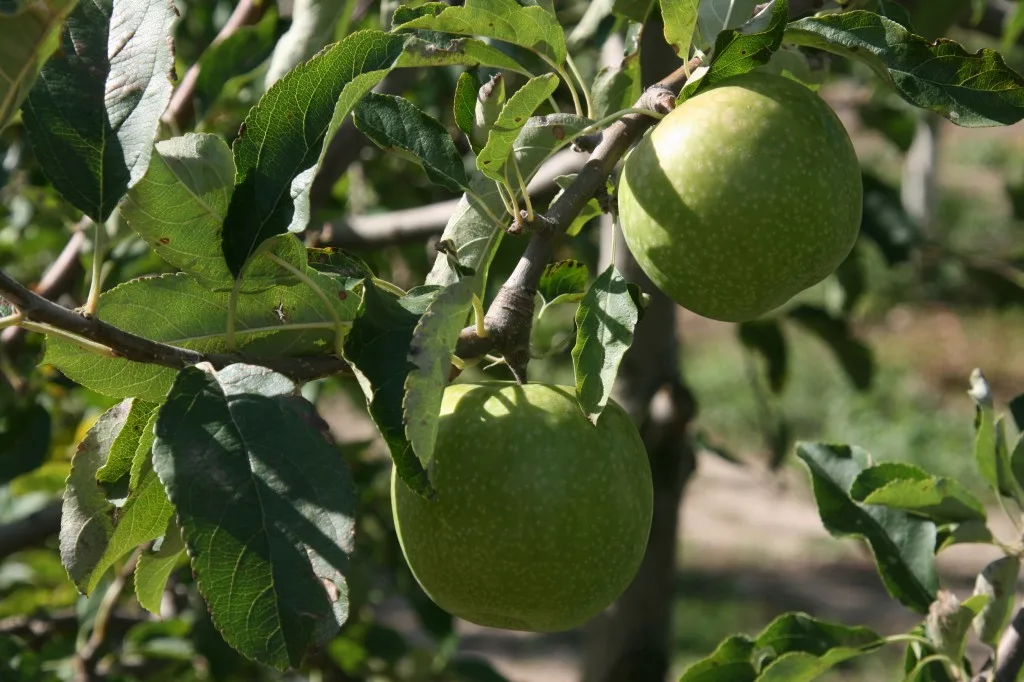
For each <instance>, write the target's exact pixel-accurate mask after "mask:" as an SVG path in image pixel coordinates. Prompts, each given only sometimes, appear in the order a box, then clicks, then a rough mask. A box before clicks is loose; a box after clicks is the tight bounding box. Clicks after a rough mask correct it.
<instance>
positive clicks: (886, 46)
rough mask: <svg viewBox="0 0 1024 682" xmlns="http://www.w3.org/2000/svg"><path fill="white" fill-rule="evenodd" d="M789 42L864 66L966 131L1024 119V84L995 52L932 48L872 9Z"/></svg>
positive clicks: (830, 17)
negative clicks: (826, 52)
mask: <svg viewBox="0 0 1024 682" xmlns="http://www.w3.org/2000/svg"><path fill="white" fill-rule="evenodd" d="M786 41H787V42H790V43H793V44H796V45H803V46H806V47H814V48H817V49H821V50H826V51H828V52H833V53H835V54H839V55H842V56H845V57H849V58H850V59H855V60H857V61H860V62H863V63H864V64H867V65H868V66H869V67H871V68H872V70H874V71H875V73H877V74H878V75H879V76H881V77H882V79H884V80H885V81H886V82H887V83H889V84H890V85H891V86H892V87H893V88H895V90H896V92H898V93H899V94H900V96H901V97H903V99H905V100H907V101H908V102H910V103H911V104H913V105H914V106H917V107H921V108H922V109H928V110H930V111H933V112H935V113H937V114H939V115H940V116H943V117H945V118H947V119H949V120H950V121H952V122H953V123H955V124H957V125H960V126H965V127H979V126H995V125H1012V124H1014V123H1017V122H1018V121H1020V120H1021V119H1022V118H1024V77H1022V76H1021V75H1020V74H1018V73H1016V72H1015V71H1013V69H1011V68H1010V67H1009V66H1007V65H1006V63H1005V62H1004V61H1003V58H1002V57H1001V56H1000V55H999V53H997V52H995V51H993V50H990V49H982V50H978V51H977V52H975V53H974V54H971V53H969V52H968V51H967V50H965V49H964V48H963V47H962V46H961V45H960V44H959V43H957V42H955V41H952V40H949V39H947V38H940V39H939V40H935V41H929V40H927V39H925V38H922V37H921V36H918V35H914V34H913V33H911V32H910V31H908V30H907V29H906V28H904V27H903V26H901V25H900V24H898V23H897V22H895V21H893V20H892V19H887V18H886V17H882V16H879V15H877V14H875V13H874V12H868V11H865V10H854V11H851V12H843V13H839V14H822V15H819V16H814V17H807V18H804V19H800V20H799V21H795V22H793V23H792V24H790V25H789V27H788V28H787V30H786Z"/></svg>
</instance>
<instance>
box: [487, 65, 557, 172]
mask: <svg viewBox="0 0 1024 682" xmlns="http://www.w3.org/2000/svg"><path fill="white" fill-rule="evenodd" d="M559 82H560V81H559V78H558V76H556V75H555V74H553V73H547V74H544V75H543V76H537V77H536V78H531V79H530V80H528V81H527V82H526V84H525V85H523V87H521V88H519V90H517V91H516V92H515V94H513V95H512V96H511V97H510V98H509V99H508V101H507V102H505V106H503V107H502V108H501V113H500V114H498V119H497V120H496V121H495V122H494V126H493V127H492V128H491V130H490V131H489V132H488V133H487V144H485V145H484V148H483V149H481V150H480V153H479V154H478V155H477V157H476V167H477V170H479V171H480V172H481V173H483V174H484V175H486V176H487V177H489V178H490V179H491V180H495V181H497V182H510V183H511V184H512V185H513V186H515V184H516V179H515V177H516V176H515V173H514V171H509V170H508V169H506V168H505V165H506V162H507V161H508V158H509V154H511V153H512V147H513V144H514V143H515V141H516V137H517V136H518V135H519V131H520V130H521V129H522V128H523V127H524V126H525V125H526V124H527V121H529V120H530V117H531V116H533V112H534V111H536V110H537V107H539V106H540V105H541V104H542V103H543V102H544V100H546V99H547V98H548V97H550V96H551V94H552V93H553V92H554V91H555V89H557V88H558V84H559ZM520 170H522V169H520ZM524 180H525V178H524Z"/></svg>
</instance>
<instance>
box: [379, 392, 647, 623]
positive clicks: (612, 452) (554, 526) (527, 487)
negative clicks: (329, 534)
mask: <svg viewBox="0 0 1024 682" xmlns="http://www.w3.org/2000/svg"><path fill="white" fill-rule="evenodd" d="M430 478H431V483H432V484H433V486H434V489H435V490H436V491H437V494H436V496H435V497H434V498H433V499H426V498H424V497H421V496H420V495H417V494H416V493H415V492H413V491H411V490H410V489H409V488H408V487H406V485H405V484H404V483H403V482H402V481H401V480H400V479H399V478H398V477H397V476H396V475H394V474H392V479H391V501H392V511H393V513H394V519H395V527H396V529H397V531H398V538H399V540H400V542H401V545H402V551H403V553H404V554H405V558H406V561H407V562H408V564H409V567H410V568H411V569H412V572H413V575H415V576H416V579H417V580H418V581H419V583H420V585H421V586H422V587H423V589H424V590H425V591H426V593H427V594H428V595H429V596H430V598H431V599H433V600H434V601H435V602H436V603H437V604H438V605H439V606H441V607H442V608H443V609H445V610H447V611H448V612H450V613H452V614H453V615H455V616H458V617H460V618H463V619H465V620H468V621H470V622H473V623H477V624H479V625H485V626H488V627H495V628H506V629H513V630H527V631H532V632H557V631H560V630H568V629H570V628H573V627H576V626H578V625H581V624H583V623H585V622H586V621H588V620H589V619H591V618H593V617H594V616H596V615H597V614H599V613H600V612H601V611H603V610H604V609H605V607H607V606H608V605H609V604H611V603H612V602H613V601H614V600H615V599H616V598H617V597H618V596H619V595H620V594H622V592H623V591H624V590H625V589H626V587H628V586H629V583H630V582H632V580H633V577H634V576H635V575H636V572H637V569H638V568H639V567H640V562H641V560H642V559H643V555H644V551H645V549H646V547H647V538H648V535H649V533H650V528H651V513H652V508H653V495H654V493H653V487H652V483H651V470H650V465H649V463H648V459H647V453H646V451H645V449H644V444H643V441H642V440H641V439H640V435H639V433H637V430H636V427H635V426H634V425H633V422H632V421H631V420H630V418H629V416H628V415H627V414H626V412H625V411H624V410H623V409H622V408H621V407H619V406H618V405H617V404H614V403H613V402H609V404H608V406H607V407H606V408H605V410H604V412H603V413H602V415H601V417H600V418H599V419H598V422H597V425H596V426H595V425H594V424H591V423H590V422H589V421H588V420H587V418H586V416H584V414H583V411H582V410H581V409H580V407H579V405H578V403H577V402H576V398H575V395H574V392H573V389H572V387H567V386H552V385H547V384H539V383H528V384H525V385H522V386H519V385H517V384H514V383H507V382H485V383H480V384H456V385H453V386H449V387H448V389H447V390H446V392H445V395H444V401H443V403H442V408H441V419H440V425H439V431H438V438H437V445H436V447H435V450H434V459H433V460H432V461H431V463H430Z"/></svg>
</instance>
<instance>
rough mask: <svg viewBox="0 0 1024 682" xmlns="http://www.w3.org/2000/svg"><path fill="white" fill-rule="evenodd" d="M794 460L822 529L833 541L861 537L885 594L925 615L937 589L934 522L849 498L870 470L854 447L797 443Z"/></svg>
mask: <svg viewBox="0 0 1024 682" xmlns="http://www.w3.org/2000/svg"><path fill="white" fill-rule="evenodd" d="M797 456H798V457H800V459H802V460H803V461H804V463H805V464H806V465H807V467H808V469H810V471H811V478H812V481H813V483H814V499H815V501H816V502H817V504H818V513H819V514H820V516H821V521H822V523H823V524H824V526H825V528H826V529H827V530H828V531H829V532H830V533H831V534H832V535H834V536H836V537H850V536H852V537H861V538H864V539H865V540H866V541H867V543H868V545H869V546H870V547H871V551H872V552H873V553H874V556H875V563H876V566H877V568H878V573H879V575H880V576H881V578H882V582H883V583H884V584H885V588H886V590H888V592H889V594H890V595H891V596H892V597H893V598H895V599H897V600H899V601H900V603H902V604H903V605H905V606H907V607H908V608H910V609H912V610H914V611H917V612H918V613H926V612H927V611H928V607H929V606H930V605H931V603H932V601H933V600H934V599H935V593H936V591H937V590H938V576H937V575H936V572H935V561H934V551H935V546H936V530H935V524H934V523H932V522H931V521H928V520H926V519H922V518H919V517H917V516H913V515H911V514H908V513H907V512H905V511H902V510H900V509H890V508H888V507H879V506H874V505H867V504H863V503H860V502H857V501H856V500H855V499H853V498H852V497H851V495H850V490H851V488H852V486H853V483H854V481H855V480H856V478H857V476H858V475H859V474H860V473H861V472H862V471H864V470H865V469H867V468H868V467H869V466H870V457H869V456H868V454H867V453H866V452H865V451H864V450H862V449H860V448H858V447H855V446H848V445H828V444H823V443H800V444H798V445H797Z"/></svg>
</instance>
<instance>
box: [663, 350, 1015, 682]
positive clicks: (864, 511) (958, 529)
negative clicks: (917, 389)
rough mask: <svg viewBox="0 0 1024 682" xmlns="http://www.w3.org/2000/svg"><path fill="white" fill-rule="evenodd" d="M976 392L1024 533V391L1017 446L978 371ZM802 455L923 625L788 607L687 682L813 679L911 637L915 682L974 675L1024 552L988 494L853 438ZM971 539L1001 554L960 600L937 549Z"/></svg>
mask: <svg viewBox="0 0 1024 682" xmlns="http://www.w3.org/2000/svg"><path fill="white" fill-rule="evenodd" d="M969 393H970V395H971V398H972V399H973V400H974V402H975V406H976V408H975V420H974V426H975V434H976V435H975V444H974V457H975V461H976V463H977V466H978V469H979V471H980V472H981V475H982V477H983V478H984V479H985V481H986V482H987V483H988V485H989V487H990V489H991V491H992V493H993V494H994V495H995V496H996V498H997V499H998V500H999V504H1000V505H1003V504H1004V500H1005V501H1006V502H1008V503H1012V504H1013V506H1014V510H1012V511H1010V510H1007V516H1008V517H1009V519H1010V520H1011V521H1012V522H1013V524H1014V527H1015V528H1018V529H1019V528H1020V518H1021V516H1020V512H1021V511H1022V510H1024V493H1022V492H1021V490H1022V488H1021V485H1022V483H1024V468H1022V464H1024V395H1021V396H1018V397H1017V398H1015V399H1014V400H1012V401H1011V402H1010V404H1009V407H1010V411H1011V414H1012V418H1013V420H1014V422H1015V425H1016V428H1017V430H1018V431H1019V432H1022V434H1021V435H1020V436H1019V437H1018V439H1017V441H1016V444H1014V445H1013V446H1012V447H1011V445H1010V443H1009V442H1008V440H1007V435H1006V423H1005V419H1004V417H1003V416H1001V415H998V414H997V413H996V409H995V405H994V401H993V398H992V395H991V392H990V390H989V386H988V383H987V382H986V381H985V378H984V377H983V376H982V374H981V372H980V371H977V370H975V372H974V373H973V374H972V376H971V385H970V391H969ZM797 455H798V456H799V457H800V459H801V460H802V461H803V463H804V464H805V465H806V466H807V468H808V470H809V471H810V474H811V480H812V482H813V485H814V498H815V501H816V502H817V505H818V511H819V513H820V515H821V521H822V524H824V526H825V528H826V529H827V530H828V531H829V532H830V533H831V534H832V535H834V536H836V537H855V538H859V539H862V540H863V541H864V542H866V543H867V545H868V546H869V547H870V549H871V552H872V555H873V556H874V559H875V564H876V566H877V569H878V573H879V576H880V577H881V579H882V582H883V583H884V585H885V588H886V590H887V591H888V592H889V594H890V595H891V596H892V598H893V599H895V600H897V601H899V602H900V603H901V604H903V605H904V606H906V607H907V608H908V609H910V610H911V611H913V612H915V613H918V614H922V615H924V619H923V621H922V622H921V624H920V625H919V626H918V627H916V628H915V629H914V630H912V631H911V632H910V633H909V634H908V635H895V636H889V637H883V636H881V635H879V634H877V633H875V632H873V631H871V630H869V629H867V628H863V627H850V626H847V625H842V624H836V623H827V622H824V621H821V620H818V619H815V618H813V617H811V616H808V615H806V614H802V613H789V614H785V615H782V616H780V617H779V618H777V619H776V620H774V621H773V622H772V623H771V624H769V625H768V626H767V627H766V628H765V629H764V630H763V631H762V632H761V633H760V634H759V635H758V636H757V637H756V638H752V637H747V636H744V635H738V636H733V637H730V638H728V639H726V640H725V641H724V642H722V643H721V644H720V645H719V647H718V648H717V649H716V650H715V651H714V652H713V653H712V654H711V655H710V656H708V657H707V658H705V659H704V660H702V661H699V662H698V663H696V664H694V665H693V666H691V667H690V668H689V669H688V670H687V671H686V672H685V673H684V674H683V676H682V678H681V682H697V681H698V680H700V681H701V682H713V681H714V680H730V681H741V680H742V681H747V682H754V681H755V680H757V681H760V682H763V681H765V680H782V679H787V680H790V679H800V680H811V679H815V678H816V677H818V676H820V675H822V674H823V673H825V672H827V671H828V670H829V669H831V668H833V667H835V666H837V665H839V664H841V663H843V662H844V661H848V660H850V659H852V658H855V657H857V656H862V655H865V654H869V653H872V652H874V651H876V650H878V649H879V648H881V647H882V646H884V645H887V644H904V643H906V646H907V650H906V659H905V668H904V673H905V675H904V679H905V680H906V681H907V682H923V681H925V680H928V681H930V682H940V681H943V680H950V681H952V680H966V679H972V675H973V673H972V668H971V662H970V661H969V660H968V659H967V658H966V657H965V650H966V646H967V641H968V638H969V636H970V634H971V631H972V629H973V631H974V633H975V634H976V635H977V637H978V639H979V641H981V642H982V643H983V644H985V645H987V646H988V647H990V648H991V649H992V650H993V652H994V651H995V649H996V648H997V646H998V644H999V640H1000V637H1001V636H1002V634H1003V632H1004V630H1005V629H1006V628H1007V626H1008V624H1009V622H1010V617H1011V615H1012V613H1013V609H1014V605H1015V603H1016V601H1017V578H1018V576H1019V573H1020V562H1021V558H1022V556H1024V547H1022V546H1021V544H1020V540H1019V538H1018V539H1015V540H1013V541H1011V542H1008V543H1004V542H1002V541H1000V540H999V539H998V538H996V537H995V535H993V533H992V531H991V529H990V528H989V519H988V512H987V511H986V506H985V504H984V503H983V501H982V500H981V499H979V498H978V497H977V496H975V495H974V494H973V493H971V492H970V491H969V490H967V489H966V488H965V487H963V486H962V485H961V484H960V483H958V482H957V481H955V480H953V479H950V478H947V477H945V476H937V475H933V474H931V473H929V472H927V471H925V470H923V469H921V468H919V467H916V466H913V465H910V464H906V463H902V462H881V463H875V462H874V461H873V460H872V458H871V456H870V455H869V454H868V453H867V452H865V451H864V450H863V449H861V448H859V447H856V446H850V445H832V444H827V443H800V444H799V445H798V446H797ZM1004 509H1005V507H1004ZM965 543H972V544H989V545H993V546H996V547H998V548H999V549H1000V550H1002V551H1003V552H1004V556H1002V557H1000V558H998V559H995V560H994V561H992V562H990V563H989V564H988V565H987V566H985V567H984V568H983V569H982V570H981V571H980V572H979V573H978V576H977V580H976V582H975V587H974V593H973V595H972V596H971V597H970V598H968V599H965V600H964V601H962V602H961V601H960V600H959V599H957V597H956V596H954V595H953V594H952V593H950V592H946V591H943V590H941V589H940V588H939V580H938V574H937V572H936V569H935V557H936V555H938V554H939V553H940V552H942V551H943V550H945V549H948V548H949V547H952V546H953V545H959V544H965ZM994 658H995V657H994V656H993V657H992V658H991V659H990V660H989V661H988V662H987V663H986V668H988V667H990V666H991V665H992V663H993V660H994ZM979 672H983V671H979Z"/></svg>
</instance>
